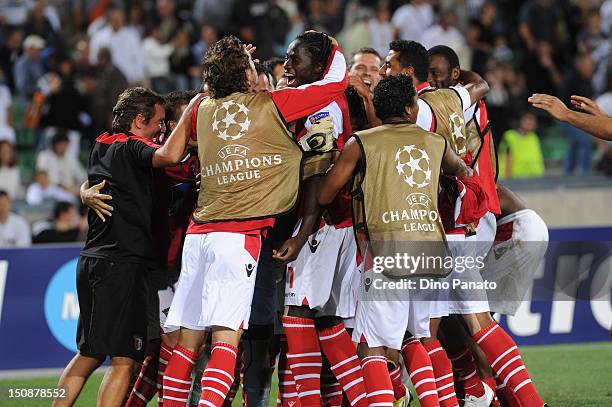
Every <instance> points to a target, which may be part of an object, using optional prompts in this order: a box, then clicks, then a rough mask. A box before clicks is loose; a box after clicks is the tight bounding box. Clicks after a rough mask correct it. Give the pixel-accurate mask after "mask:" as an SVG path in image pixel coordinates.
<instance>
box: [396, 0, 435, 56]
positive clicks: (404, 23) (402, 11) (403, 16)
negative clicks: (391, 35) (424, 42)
mask: <svg viewBox="0 0 612 407" xmlns="http://www.w3.org/2000/svg"><path fill="white" fill-rule="evenodd" d="M405 3H407V4H404V5H403V6H401V7H400V8H398V9H397V10H395V13H393V17H392V18H391V22H392V23H393V26H394V27H395V33H396V34H395V36H396V37H397V38H399V39H402V40H413V41H418V40H419V38H421V34H422V33H423V31H425V30H426V29H428V28H429V27H430V26H431V25H432V24H433V23H434V17H435V16H434V10H433V7H432V6H431V4H429V2H428V1H427V0H412V1H409V2H405ZM434 45H438V44H434Z"/></svg>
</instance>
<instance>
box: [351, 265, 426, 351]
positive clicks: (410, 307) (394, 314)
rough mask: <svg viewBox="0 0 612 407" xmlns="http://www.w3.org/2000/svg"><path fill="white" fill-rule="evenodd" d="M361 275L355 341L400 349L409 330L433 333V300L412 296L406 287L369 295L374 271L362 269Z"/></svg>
mask: <svg viewBox="0 0 612 407" xmlns="http://www.w3.org/2000/svg"><path fill="white" fill-rule="evenodd" d="M363 264H364V263H362V265H363ZM360 276H361V278H360V286H359V289H358V291H357V292H358V298H359V302H358V303H357V310H356V313H355V327H354V329H353V341H354V342H365V343H367V344H368V346H369V347H377V346H386V347H388V348H391V349H397V350H399V349H401V346H402V341H403V339H404V333H405V332H406V331H408V332H409V333H410V334H412V335H413V336H415V337H417V338H427V337H429V316H430V313H431V305H432V303H431V301H415V300H411V299H410V294H409V293H408V292H407V291H405V290H403V291H400V290H397V291H396V290H390V289H385V290H383V291H379V292H377V293H376V294H375V295H371V296H368V294H367V291H368V288H370V289H371V287H372V285H373V284H372V285H368V286H366V283H368V279H370V278H372V277H374V275H373V274H372V271H371V270H370V271H368V272H365V273H360ZM371 281H372V280H369V282H370V284H371ZM370 292H371V291H370Z"/></svg>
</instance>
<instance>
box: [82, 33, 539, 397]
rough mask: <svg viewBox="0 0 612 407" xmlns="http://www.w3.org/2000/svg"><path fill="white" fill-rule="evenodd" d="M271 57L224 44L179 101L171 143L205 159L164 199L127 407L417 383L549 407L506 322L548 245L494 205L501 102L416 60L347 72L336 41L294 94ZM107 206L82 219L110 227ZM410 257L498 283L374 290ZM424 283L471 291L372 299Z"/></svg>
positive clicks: (420, 393) (172, 115)
mask: <svg viewBox="0 0 612 407" xmlns="http://www.w3.org/2000/svg"><path fill="white" fill-rule="evenodd" d="M254 54H256V50H255V48H254V47H251V46H248V45H245V44H242V43H241V42H240V41H239V40H238V39H237V38H234V37H226V38H223V39H221V40H220V41H218V42H217V43H216V44H215V45H214V46H212V47H211V49H210V50H209V51H208V53H207V54H206V56H205V58H204V61H203V64H202V68H203V79H204V88H203V89H204V93H203V94H199V95H197V96H195V97H194V94H190V93H174V94H171V95H170V97H169V98H167V103H166V106H170V108H167V109H166V118H167V124H166V126H165V133H167V134H163V135H161V136H160V139H159V140H157V142H158V143H159V144H162V143H163V141H164V140H163V138H164V137H166V136H168V137H170V138H172V137H173V134H172V133H175V132H180V131H182V132H186V133H187V134H188V135H189V137H188V138H189V142H188V143H186V144H188V147H187V149H186V151H187V153H186V155H184V158H183V160H182V161H181V163H179V164H178V165H176V166H170V167H166V168H165V170H164V173H163V174H165V175H164V176H162V177H160V178H161V179H162V180H163V181H161V182H157V178H156V184H155V188H154V190H153V197H154V208H156V209H154V210H155V213H156V214H157V215H156V216H155V217H154V218H153V224H152V227H153V233H154V236H155V235H159V238H157V240H158V241H160V242H162V243H161V244H160V245H158V247H157V248H156V250H157V252H158V253H160V254H162V256H161V257H162V258H163V259H162V260H163V261H161V262H160V268H162V269H163V270H164V272H165V274H163V276H162V278H158V279H157V280H159V281H154V282H152V280H154V279H151V281H149V286H150V288H152V290H151V292H153V295H152V297H155V298H150V299H149V313H151V312H150V310H151V308H155V313H157V310H159V319H158V321H159V322H154V323H153V325H154V330H153V332H150V335H149V348H148V350H147V356H146V358H145V359H144V361H143V363H142V364H141V370H140V372H139V373H138V375H137V377H136V382H135V384H134V386H133V388H132V389H131V392H130V394H129V398H128V400H127V403H126V405H129V406H139V405H146V404H147V403H148V402H149V401H150V400H151V399H152V397H153V396H154V394H155V393H157V395H158V403H159V405H164V406H185V405H190V404H191V403H195V404H199V405H202V406H211V407H213V406H214V407H218V406H222V405H231V403H232V401H233V400H234V397H235V395H236V392H237V391H238V388H239V386H240V385H242V388H243V391H242V400H243V404H245V405H249V406H251V405H252V406H255V405H257V406H265V405H269V404H270V403H269V400H268V399H269V395H270V386H271V382H272V381H271V377H272V374H273V372H274V369H275V368H276V370H277V374H278V398H277V401H276V403H277V404H278V405H282V406H289V407H296V406H298V405H301V406H321V405H324V406H341V405H350V406H358V407H361V406H373V407H384V406H388V407H391V406H394V405H403V406H406V405H408V404H409V403H410V401H411V398H412V397H413V396H412V395H411V393H410V391H408V387H407V383H408V381H410V382H411V383H412V386H413V388H414V391H415V392H416V397H418V399H419V402H420V405H421V406H424V407H429V406H451V407H452V406H459V405H464V406H489V405H494V406H499V405H503V406H524V407H531V406H533V407H542V406H543V405H545V404H544V402H543V400H542V399H541V398H540V396H539V395H538V392H537V390H536V387H535V385H534V383H533V382H532V381H531V378H530V376H529V374H528V372H527V369H526V367H525V364H524V363H523V361H522V359H521V355H520V353H519V350H518V348H517V345H516V343H515V342H514V340H513V339H512V338H511V337H510V335H508V333H507V332H506V331H505V330H504V329H503V328H502V327H501V326H500V325H498V324H497V322H496V321H495V320H494V319H493V317H492V315H493V314H494V313H499V314H505V315H513V314H514V313H516V311H517V309H518V307H519V305H520V303H521V301H522V299H523V295H524V293H525V292H526V291H527V287H528V286H529V284H530V281H531V279H532V278H533V274H534V273H535V271H536V267H537V265H538V263H539V262H540V261H541V260H542V258H543V256H544V252H545V250H546V242H547V240H548V232H547V228H546V225H545V224H544V222H543V221H542V219H541V218H540V217H539V216H538V215H537V214H536V213H535V212H533V211H532V210H530V209H527V208H526V207H525V205H524V204H523V203H522V202H521V201H520V199H519V198H518V197H517V196H516V195H515V194H514V193H512V192H511V191H510V190H508V189H507V188H504V187H502V186H500V185H496V155H495V146H494V142H493V137H492V134H491V128H490V125H489V122H488V117H487V110H486V104H485V102H484V98H485V96H486V95H487V93H488V90H489V87H488V85H487V83H486V82H485V81H484V80H483V79H482V78H481V77H480V76H479V75H477V74H475V73H473V72H469V71H465V70H462V69H461V67H460V66H459V61H458V57H457V55H456V53H455V52H454V51H453V50H452V49H450V48H449V47H446V46H436V47H433V48H431V49H430V50H427V49H425V48H424V47H423V46H422V45H421V44H419V43H418V42H414V41H404V40H397V41H393V42H392V43H391V44H390V45H389V53H388V55H385V56H381V55H379V54H378V52H377V51H375V50H374V49H371V48H363V49H361V50H359V51H358V52H357V53H356V54H355V55H353V56H352V59H351V60H350V61H349V64H348V69H347V64H346V61H345V58H344V56H343V54H342V51H341V49H340V47H339V46H338V44H337V43H336V41H335V40H334V39H333V38H331V37H329V36H327V35H326V34H323V33H320V32H313V31H309V32H306V33H304V34H302V35H300V36H299V37H297V38H296V40H295V41H293V42H292V43H291V45H290V46H289V48H288V50H287V55H286V59H285V61H284V66H283V67H284V69H283V70H282V71H281V72H277V71H275V70H274V64H273V63H263V64H261V66H263V67H266V69H261V68H256V66H255V64H256V63H258V61H254V60H253V58H252V55H254ZM196 176H197V186H196ZM100 188H101V187H99V186H95V185H94V186H92V187H91V189H85V188H83V190H82V192H83V199H84V201H85V203H86V204H87V205H88V206H90V207H91V208H93V209H94V210H95V211H96V213H98V214H99V215H100V216H102V217H105V216H106V217H108V216H109V215H112V214H111V212H110V211H111V208H112V205H113V204H112V201H111V202H109V201H108V199H112V197H109V196H102V199H100V198H101V196H100V195H99V194H97V192H99V191H100ZM111 218H112V216H111ZM528 242H529V243H528ZM532 242H533V244H531V243H532ZM538 243H539V244H538ZM181 251H182V256H181ZM399 253H401V255H405V254H408V255H413V256H419V255H422V254H424V253H427V254H428V255H429V256H438V257H441V258H446V257H448V256H451V257H452V258H454V259H457V258H467V257H473V258H481V259H483V262H481V263H478V262H476V263H474V264H471V265H469V266H464V267H462V268H461V270H458V269H457V268H456V267H453V266H451V267H450V268H449V267H448V266H442V265H441V263H439V265H438V267H433V268H431V269H426V268H425V267H423V266H421V267H420V268H419V267H417V268H416V269H414V268H413V269H412V270H406V269H403V268H401V267H398V265H397V264H393V265H391V264H390V263H389V264H387V263H386V262H385V263H384V266H385V268H386V269H384V270H383V271H382V273H380V272H379V271H378V270H376V266H377V265H380V264H381V263H380V262H378V259H380V258H381V257H385V258H394V257H397V256H396V255H398V254H399ZM181 257H182V259H181ZM152 275H153V274H152ZM155 275H159V273H155ZM423 278H427V279H428V280H432V279H433V280H435V281H438V282H451V281H455V280H460V281H461V282H462V283H465V286H469V287H470V288H469V289H465V288H459V287H457V288H455V286H454V285H453V284H451V288H450V289H442V290H429V289H427V290H426V289H422V290H421V289H419V288H418V284H417V288H412V289H406V290H392V289H380V288H379V287H380V286H379V285H378V284H374V283H373V281H374V280H376V279H379V280H384V281H386V282H387V283H392V282H394V281H395V282H397V281H400V280H402V279H408V280H410V279H413V280H418V279H423ZM488 280H495V282H496V289H495V290H489V291H487V290H486V289H485V288H482V287H483V284H482V283H484V282H485V281H488ZM390 286H391V285H389V284H387V286H386V287H390ZM460 286H461V287H464V285H463V284H461V285H460ZM372 287H374V288H372ZM474 287H476V288H474ZM151 304H156V305H155V306H153V307H152V306H151ZM157 304H158V305H159V306H157ZM151 319H152V320H154V321H155V320H156V318H151ZM160 329H161V335H160V338H159V339H156V340H153V341H152V340H151V337H155V333H156V332H155V331H159V330H160Z"/></svg>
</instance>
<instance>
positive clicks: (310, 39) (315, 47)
mask: <svg viewBox="0 0 612 407" xmlns="http://www.w3.org/2000/svg"><path fill="white" fill-rule="evenodd" d="M295 40H296V41H299V42H300V46H301V47H303V48H304V50H305V51H306V52H308V54H309V55H310V60H311V61H312V63H313V65H316V64H321V66H322V67H323V70H325V68H326V67H327V63H328V61H329V57H330V56H331V52H332V49H333V48H334V44H333V43H332V40H331V38H329V35H327V34H325V33H322V32H319V31H307V32H305V33H304V34H300V35H298V36H297V38H296V39H295ZM322 73H323V72H321V74H322Z"/></svg>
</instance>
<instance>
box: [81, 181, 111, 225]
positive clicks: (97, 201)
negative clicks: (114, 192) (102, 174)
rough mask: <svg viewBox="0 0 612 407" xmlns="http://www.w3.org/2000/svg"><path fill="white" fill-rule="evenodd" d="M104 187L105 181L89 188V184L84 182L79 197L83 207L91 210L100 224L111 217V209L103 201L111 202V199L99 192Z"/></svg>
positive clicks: (109, 196)
mask: <svg viewBox="0 0 612 407" xmlns="http://www.w3.org/2000/svg"><path fill="white" fill-rule="evenodd" d="M105 185H106V180H104V181H102V182H100V183H99V184H96V185H94V186H92V187H91V188H90V187H89V182H88V181H85V182H84V183H83V185H81V190H80V195H81V202H82V203H83V205H85V206H87V207H88V208H89V209H92V210H93V211H94V212H95V213H96V215H98V217H99V218H100V220H101V221H102V222H106V218H105V216H106V217H108V218H110V217H111V216H113V207H112V206H111V205H109V204H107V203H106V202H105V201H111V200H112V199H113V197H112V196H111V195H108V194H102V193H101V192H100V191H101V190H102V188H104V186H105Z"/></svg>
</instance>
